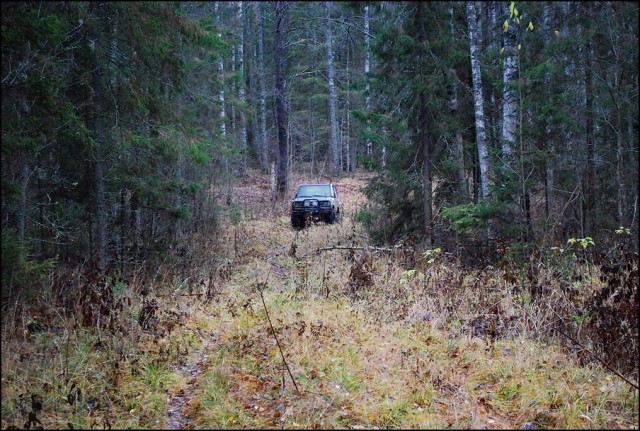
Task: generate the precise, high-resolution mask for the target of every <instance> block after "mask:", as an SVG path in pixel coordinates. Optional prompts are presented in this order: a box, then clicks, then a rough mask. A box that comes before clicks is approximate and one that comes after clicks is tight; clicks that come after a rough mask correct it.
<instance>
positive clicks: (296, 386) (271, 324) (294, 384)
mask: <svg viewBox="0 0 640 431" xmlns="http://www.w3.org/2000/svg"><path fill="white" fill-rule="evenodd" d="M264 285H266V283H264V284H263V286H264ZM258 293H260V299H261V300H262V305H263V306H264V312H265V313H266V315H267V320H268V321H269V326H270V327H271V333H272V334H273V338H275V339H276V344H277V345H278V349H279V350H280V356H282V362H284V366H285V367H287V371H288V372H289V377H291V381H292V382H293V386H295V388H296V392H297V393H300V389H298V385H297V384H296V379H294V378H293V374H291V369H289V364H287V360H286V359H285V358H284V353H283V352H282V347H281V346H280V341H278V337H277V336H276V330H275V329H273V323H271V317H269V311H268V310H267V304H266V303H265V302H264V296H262V289H261V288H260V287H258ZM283 386H284V382H283Z"/></svg>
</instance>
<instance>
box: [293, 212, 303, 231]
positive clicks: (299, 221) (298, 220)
mask: <svg viewBox="0 0 640 431" xmlns="http://www.w3.org/2000/svg"><path fill="white" fill-rule="evenodd" d="M291 226H293V228H294V229H297V230H300V229H304V218H303V217H299V216H295V215H292V216H291Z"/></svg>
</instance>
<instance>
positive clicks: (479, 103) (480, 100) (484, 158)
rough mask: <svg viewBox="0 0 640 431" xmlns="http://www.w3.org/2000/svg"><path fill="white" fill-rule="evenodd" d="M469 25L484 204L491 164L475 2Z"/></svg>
mask: <svg viewBox="0 0 640 431" xmlns="http://www.w3.org/2000/svg"><path fill="white" fill-rule="evenodd" d="M467 24H468V26H469V53H470V56H471V77H472V81H473V105H474V112H475V126H476V145H477V147H478V162H479V165H480V191H481V196H482V201H483V202H488V201H489V199H490V186H491V183H490V171H491V167H490V162H489V149H488V148H487V134H486V129H485V117H484V97H483V93H482V77H481V69H480V47H481V46H482V35H481V33H480V32H479V31H478V22H477V17H476V5H475V2H467Z"/></svg>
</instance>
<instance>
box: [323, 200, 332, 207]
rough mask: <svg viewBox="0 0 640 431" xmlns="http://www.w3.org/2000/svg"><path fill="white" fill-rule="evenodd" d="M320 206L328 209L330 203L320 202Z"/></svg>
mask: <svg viewBox="0 0 640 431" xmlns="http://www.w3.org/2000/svg"><path fill="white" fill-rule="evenodd" d="M320 206H321V207H330V206H331V202H329V201H320Z"/></svg>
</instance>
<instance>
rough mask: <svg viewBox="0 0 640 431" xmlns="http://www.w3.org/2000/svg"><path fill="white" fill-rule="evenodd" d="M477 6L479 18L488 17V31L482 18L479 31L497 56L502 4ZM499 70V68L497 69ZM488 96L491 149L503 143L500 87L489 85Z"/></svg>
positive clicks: (486, 119)
mask: <svg viewBox="0 0 640 431" xmlns="http://www.w3.org/2000/svg"><path fill="white" fill-rule="evenodd" d="M476 4H477V5H478V6H477V10H476V15H477V16H478V17H482V16H484V14H485V13H486V16H487V25H486V29H485V26H483V25H482V19H481V18H480V19H479V20H478V31H479V32H480V33H479V34H481V35H482V34H486V36H487V37H486V38H485V39H483V41H484V42H483V43H486V45H487V48H488V49H489V50H490V51H491V52H493V53H494V55H497V52H498V51H499V49H500V36H499V35H500V29H501V28H502V23H499V22H498V15H499V13H498V11H499V10H500V6H501V2H499V1H488V2H476ZM485 30H486V33H483V31H485ZM483 43H481V44H480V46H481V47H482V48H481V49H484V46H483ZM496 69H497V67H496ZM489 73H490V74H491V75H493V73H495V74H496V76H497V75H498V74H499V71H498V70H495V72H494V71H493V70H492V71H491V72H489ZM487 90H488V91H487V93H488V94H487V95H486V96H485V98H487V97H488V99H489V105H488V107H487V109H486V111H485V123H486V130H487V140H488V145H489V147H491V145H492V143H498V142H500V141H501V139H500V130H501V127H502V121H501V119H500V101H499V98H498V94H497V93H498V91H499V88H498V85H489V86H488V89H487Z"/></svg>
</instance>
